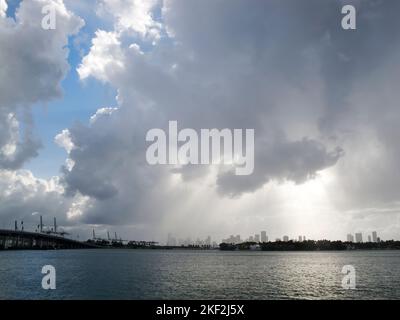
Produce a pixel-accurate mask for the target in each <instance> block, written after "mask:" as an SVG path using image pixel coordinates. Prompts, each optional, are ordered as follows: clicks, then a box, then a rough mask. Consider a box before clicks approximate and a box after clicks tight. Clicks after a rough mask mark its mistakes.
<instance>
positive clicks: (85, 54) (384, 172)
mask: <svg viewBox="0 0 400 320" xmlns="http://www.w3.org/2000/svg"><path fill="white" fill-rule="evenodd" d="M49 4H53V5H55V8H56V17H57V19H56V22H57V23H56V28H55V29H54V30H44V29H43V28H42V19H43V13H42V9H43V7H44V6H46V5H49ZM344 4H351V5H353V6H354V7H355V8H356V10H357V29H356V30H344V29H343V28H342V26H341V19H342V17H343V14H342V13H341V8H342V6H343V5H344ZM399 9H400V3H399V2H398V1H392V0H385V1H380V0H365V1H359V0H347V1H339V0H327V1H318V0H304V1H295V0H285V1H277V0H270V1H259V2H254V3H252V4H251V5H249V4H248V3H247V2H246V1H245V0H233V1H224V0H206V1H196V0H189V1H181V0H87V1H74V0H30V1H27V0H22V1H20V0H0V61H1V65H0V228H11V227H12V226H13V224H14V220H24V222H25V221H26V224H27V226H33V225H35V224H37V221H36V220H37V214H33V215H32V213H40V214H41V215H43V216H44V218H45V221H48V223H49V224H50V223H51V222H52V218H53V216H56V217H57V219H58V221H59V224H60V225H62V226H64V228H66V229H67V230H69V231H70V232H71V233H72V234H73V235H74V236H76V235H78V234H79V235H80V238H81V239H85V238H89V237H90V236H91V230H92V229H93V228H96V230H97V232H98V234H99V235H102V236H104V235H105V234H106V230H110V232H114V231H116V232H117V233H118V234H119V235H120V236H121V237H123V238H125V239H132V240H155V241H160V242H165V241H166V240H167V235H168V234H169V233H172V234H174V235H175V236H176V237H177V238H187V237H191V238H192V240H196V239H197V238H202V239H204V238H206V237H207V236H211V237H212V238H213V239H214V240H216V241H220V240H221V239H223V238H227V237H228V236H229V235H231V234H235V235H236V234H240V235H241V236H242V238H247V237H248V236H250V235H254V234H255V233H259V232H260V231H262V230H266V231H267V234H268V236H269V238H270V239H275V238H281V237H282V236H283V235H288V236H290V237H291V238H297V236H299V235H305V236H306V238H308V239H330V240H336V239H341V240H345V239H346V235H347V234H348V233H353V234H354V233H355V232H362V233H363V235H364V237H365V238H366V235H367V234H371V232H372V231H377V232H378V235H379V236H380V237H381V238H382V239H385V240H386V239H397V240H399V239H400V193H399V190H400V171H399V170H398V164H399V163H400V144H399V143H398V141H399V138H400V126H399V125H398V123H399V120H400V108H399V101H400V90H398V87H399V83H400V61H399V58H398V57H399V56H400V36H399V35H400V34H399V32H398V31H399V30H400V20H399V19H398V14H397V12H399ZM169 121H177V122H178V125H179V128H180V129H183V128H192V129H194V130H196V131H200V130H201V129H203V128H206V129H207V128H209V129H213V128H217V129H224V128H229V129H232V130H233V129H243V130H244V129H254V130H255V157H254V160H255V162H254V172H253V174H251V175H248V176H238V175H235V173H234V170H232V168H230V167H229V166H225V165H188V166H176V165H160V166H152V165H149V164H148V163H147V162H146V149H147V147H148V145H149V143H148V142H147V141H146V133H147V132H148V131H149V130H151V129H153V128H162V129H165V130H167V129H168V123H169Z"/></svg>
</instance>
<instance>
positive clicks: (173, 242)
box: [167, 234, 218, 248]
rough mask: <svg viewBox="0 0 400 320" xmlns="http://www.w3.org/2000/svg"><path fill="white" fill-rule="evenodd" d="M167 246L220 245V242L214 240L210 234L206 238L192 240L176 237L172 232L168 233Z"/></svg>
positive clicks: (214, 246)
mask: <svg viewBox="0 0 400 320" xmlns="http://www.w3.org/2000/svg"><path fill="white" fill-rule="evenodd" d="M167 246H171V247H189V246H197V247H213V248H216V247H218V244H217V243H216V242H215V241H212V239H211V237H210V236H208V237H207V238H206V239H204V240H202V239H196V240H192V239H191V238H186V239H181V238H178V239H177V238H175V237H174V236H173V235H172V234H168V239H167Z"/></svg>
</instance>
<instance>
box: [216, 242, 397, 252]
mask: <svg viewBox="0 0 400 320" xmlns="http://www.w3.org/2000/svg"><path fill="white" fill-rule="evenodd" d="M219 248H220V249H221V250H262V251H323V250H374V249H375V250H400V241H394V240H388V241H380V242H361V243H356V242H343V241H340V240H339V241H330V240H317V241H315V240H306V241H301V242H297V241H276V242H261V243H257V242H243V243H239V244H232V243H221V244H220V245H219Z"/></svg>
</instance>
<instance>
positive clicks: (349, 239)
mask: <svg viewBox="0 0 400 320" xmlns="http://www.w3.org/2000/svg"><path fill="white" fill-rule="evenodd" d="M347 241H348V242H354V236H353V235H352V234H350V233H349V234H348V235H347Z"/></svg>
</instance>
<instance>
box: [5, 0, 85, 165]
mask: <svg viewBox="0 0 400 320" xmlns="http://www.w3.org/2000/svg"><path fill="white" fill-rule="evenodd" d="M0 4H1V8H2V9H5V8H6V6H5V4H4V1H2V2H1V3H0ZM48 4H54V8H55V9H56V17H57V28H56V30H51V31H48V30H44V29H42V25H41V21H42V19H43V14H42V8H43V7H44V6H45V5H48ZM3 12H4V11H3ZM82 25H83V21H82V20H81V19H80V18H78V17H76V16H74V15H73V14H72V13H71V12H69V11H67V10H66V8H65V6H64V5H63V2H62V1H59V0H57V1H50V0H34V1H23V2H22V3H21V5H20V7H19V8H18V9H17V12H16V19H15V21H14V20H13V19H11V18H6V17H4V15H3V17H2V18H0V61H3V62H4V63H2V64H1V66H0V123H1V127H0V136H1V138H0V168H9V169H15V168H19V167H21V166H22V164H23V163H24V162H25V161H26V160H28V159H30V158H32V157H34V156H36V155H37V150H38V148H39V147H40V143H39V142H38V141H37V139H36V138H35V137H34V136H33V130H32V122H31V121H30V120H29V121H26V119H30V117H29V113H30V107H31V106H32V105H33V104H35V103H38V102H47V101H50V100H52V99H54V98H59V97H61V87H60V82H61V80H62V79H63V78H64V77H65V75H66V73H67V71H68V63H67V61H66V58H67V55H68V50H67V49H66V48H65V46H66V45H67V44H68V37H69V36H70V35H73V34H75V33H77V32H78V30H79V29H80V28H81V27H82ZM21 109H22V110H23V113H24V114H25V117H24V118H22V119H21V118H19V117H18V116H17V115H18V114H20V113H21ZM19 122H22V124H23V125H24V126H25V127H26V128H27V129H25V133H24V134H23V136H20V130H19Z"/></svg>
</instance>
